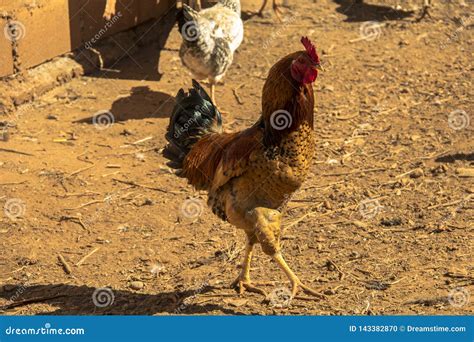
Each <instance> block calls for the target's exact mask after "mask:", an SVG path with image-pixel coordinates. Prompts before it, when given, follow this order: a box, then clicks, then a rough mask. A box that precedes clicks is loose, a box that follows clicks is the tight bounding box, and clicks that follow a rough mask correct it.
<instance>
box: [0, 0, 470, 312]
mask: <svg viewBox="0 0 474 342" xmlns="http://www.w3.org/2000/svg"><path fill="white" fill-rule="evenodd" d="M289 2H290V6H289V7H286V8H283V10H284V12H285V16H286V18H287V19H286V20H287V21H286V23H283V24H280V23H278V22H277V21H276V19H275V18H274V17H273V15H272V14H271V13H270V12H268V13H266V15H265V16H264V18H259V17H250V16H249V15H248V11H252V10H255V9H257V8H258V3H259V2H257V3H250V2H249V1H247V2H244V7H243V9H244V17H245V19H246V21H245V30H246V31H245V39H244V42H243V44H242V46H241V47H240V49H239V50H238V52H237V54H236V56H235V62H234V64H233V66H232V67H231V69H230V71H229V72H228V75H227V77H226V78H225V85H220V86H218V88H217V95H218V99H219V106H220V107H221V109H223V110H225V111H227V112H229V113H228V114H227V115H226V116H225V124H226V129H229V130H238V129H242V128H244V127H246V126H248V125H250V124H251V123H252V122H254V121H255V120H256V119H257V118H258V117H259V115H260V93H261V88H262V86H263V83H264V80H265V77H266V74H267V72H268V70H269V68H270V67H271V65H273V63H274V62H276V61H277V60H278V59H279V58H280V57H282V56H284V55H286V54H287V53H290V52H293V51H295V50H296V49H300V48H301V47H300V43H299V38H300V37H301V36H302V35H308V36H310V37H311V38H312V39H313V41H315V42H316V44H317V46H318V49H319V52H320V55H321V58H322V60H323V63H324V66H325V68H326V71H325V72H324V73H322V74H320V77H319V78H318V80H317V82H316V85H315V93H316V99H317V100H316V108H315V118H316V130H315V131H316V133H315V134H316V136H317V143H316V145H315V146H314V150H315V156H316V158H315V162H314V164H313V166H312V168H311V173H310V175H309V176H308V180H307V182H306V183H305V184H304V186H303V187H302V189H301V190H300V191H298V192H297V193H296V194H295V196H294V198H293V200H292V201H291V203H290V207H289V211H288V213H287V215H286V231H285V238H284V240H283V248H284V255H285V256H286V257H287V259H288V261H289V263H290V265H292V266H293V267H294V270H295V271H296V272H297V274H299V275H300V277H301V278H302V279H303V280H304V281H305V282H307V283H308V284H311V285H312V286H313V287H315V288H317V289H318V290H319V291H321V292H322V293H324V294H325V296H326V298H325V299H317V300H307V299H305V298H297V299H294V300H293V301H292V302H291V303H290V304H289V305H286V304H288V303H286V302H285V301H284V300H281V298H279V297H278V296H277V295H278V294H279V293H280V294H281V293H283V294H284V293H285V290H284V289H285V288H286V287H288V283H287V281H286V278H285V276H284V275H283V274H282V272H281V271H279V270H278V269H277V267H276V265H275V264H274V263H273V262H271V261H270V260H269V258H268V257H267V256H265V255H264V254H263V253H262V252H261V250H260V248H257V253H256V257H255V259H254V264H253V270H252V275H253V279H254V280H255V281H265V282H269V281H272V282H273V284H271V285H266V286H265V289H266V291H268V292H269V293H272V295H270V298H271V299H272V300H271V301H270V303H267V302H264V301H263V297H262V296H260V295H257V294H244V295H242V296H239V295H238V294H237V293H236V292H235V291H233V290H232V289H230V288H229V287H228V286H229V284H230V283H231V282H232V280H233V279H234V278H235V277H236V276H237V274H238V272H239V264H240V256H241V255H242V248H243V242H244V238H243V234H242V233H241V232H240V231H237V230H236V229H235V228H233V227H232V226H230V225H229V224H227V223H224V222H221V221H219V220H218V219H217V218H216V217H214V216H213V215H212V213H211V212H210V210H209V209H208V208H206V207H205V205H204V203H205V194H204V193H199V192H195V191H193V189H192V188H191V187H189V186H188V185H187V184H186V183H185V181H184V180H182V179H178V178H176V177H175V176H174V175H173V174H172V173H170V170H169V168H168V167H167V166H166V165H165V159H164V158H163V157H162V156H161V154H160V151H161V149H162V147H163V146H164V144H165V139H164V134H165V130H166V126H167V124H168V117H169V114H170V111H171V109H172V107H173V97H174V95H175V94H176V92H177V91H178V89H179V88H181V87H189V86H190V84H191V76H190V74H189V73H188V71H187V70H186V69H184V68H183V67H182V66H181V63H180V60H179V57H178V53H177V49H178V48H179V45H180V36H179V34H178V32H177V29H176V28H175V29H174V30H173V31H172V32H171V35H170V36H169V37H168V39H167V42H166V48H165V49H164V50H162V51H158V50H157V48H156V46H150V47H147V48H144V49H142V50H141V51H139V53H138V54H136V55H133V56H132V58H124V59H123V60H122V61H121V62H120V63H118V64H117V65H115V66H113V67H112V68H111V70H104V71H102V72H98V73H97V74H95V75H91V76H88V77H82V78H80V79H75V80H73V81H72V82H70V83H68V84H65V85H64V86H61V87H59V88H57V89H55V90H54V91H52V92H50V93H48V94H46V95H45V96H43V97H40V98H38V99H37V100H36V101H35V102H34V103H33V104H32V105H30V106H25V107H22V108H19V111H18V112H17V114H16V115H12V116H10V117H8V118H4V120H8V121H10V123H12V124H14V125H15V127H11V128H9V140H8V141H0V148H1V150H0V156H1V159H0V169H1V180H0V183H1V184H0V189H1V193H0V205H1V207H2V208H3V207H4V206H5V210H3V212H2V213H1V215H0V285H3V286H0V307H2V310H3V313H4V314H27V315H29V314H62V315H66V314H73V315H75V314H146V315H155V314H157V315H162V314H176V313H180V314H213V315H214V314H322V315H335V314H336V315H340V314H371V315H372V314H472V313H473V312H474V305H473V303H472V298H469V293H470V294H471V297H474V267H473V265H474V260H473V241H474V239H473V231H474V226H473V222H474V210H473V209H474V206H473V203H474V200H473V199H474V195H473V194H474V182H473V179H474V178H472V171H473V168H474V139H473V130H474V122H472V121H474V117H472V113H473V95H474V94H473V87H472V83H471V79H472V73H473V64H472V60H473V59H472V57H473V50H472V46H473V36H472V27H471V28H470V27H469V26H470V24H472V23H473V18H472V16H471V17H470V18H469V14H470V13H472V10H473V5H472V3H469V1H466V3H467V4H466V5H465V6H463V5H461V4H460V2H459V1H451V2H445V1H443V4H441V1H436V0H435V1H433V2H434V3H435V7H434V8H433V9H432V10H431V15H432V18H425V19H424V20H422V21H421V22H415V19H416V15H417V13H418V12H415V14H413V15H411V14H410V13H409V11H410V10H412V9H414V8H415V6H419V5H420V3H421V2H422V1H421V0H420V1H411V2H409V1H399V3H400V4H401V8H400V9H399V10H391V8H390V7H383V6H385V5H391V6H395V5H396V1H395V0H394V1H382V0H380V1H375V0H372V1H370V4H371V5H363V6H359V7H351V8H350V7H349V6H348V3H349V1H348V0H347V1H344V0H338V1H332V0H321V1H317V2H316V1H315V2H314V3H313V1H308V0H306V1H289ZM366 21H377V22H378V23H379V24H378V26H376V27H373V26H372V27H370V26H368V24H366V23H365V22H366ZM361 30H362V31H361ZM361 32H362V33H363V34H365V36H364V37H365V39H362V38H364V37H361ZM158 57H159V66H157V60H158ZM158 72H159V73H160V76H159V74H158ZM99 111H110V112H111V113H112V114H113V117H114V124H113V125H110V126H101V125H100V124H99V123H97V122H96V124H93V123H92V122H91V118H92V117H93V116H94V115H95V114H96V113H98V112H99ZM469 115H470V120H471V123H470V124H469V122H468V119H469ZM102 119H104V116H102ZM102 124H104V122H102ZM8 149H10V150H15V151H16V152H18V151H22V152H25V153H26V154H25V155H22V154H18V153H15V152H12V151H10V152H9V151H8ZM464 169H470V170H464ZM469 172H470V173H469ZM469 175H470V176H469ZM90 253H92V255H89V254H90ZM58 256H62V258H63V259H64V261H65V262H66V263H67V264H68V265H69V270H68V271H66V270H65V267H64V266H63V264H62V262H60V261H59V259H58ZM84 257H86V258H85V260H82V261H81V259H83V258H84ZM103 288H109V289H110V290H105V291H108V292H104V293H105V295H106V296H107V295H110V296H112V295H113V299H114V301H113V303H112V302H111V301H110V300H109V301H107V299H108V298H106V297H100V296H99V297H97V292H96V294H95V295H94V291H95V290H96V289H103ZM277 297H278V298H277ZM93 299H97V300H99V303H98V304H99V305H98V306H97V305H95V304H94V301H93ZM283 299H284V298H283ZM97 300H96V302H97ZM101 300H102V301H105V302H101ZM101 303H102V304H103V305H102V304H101Z"/></svg>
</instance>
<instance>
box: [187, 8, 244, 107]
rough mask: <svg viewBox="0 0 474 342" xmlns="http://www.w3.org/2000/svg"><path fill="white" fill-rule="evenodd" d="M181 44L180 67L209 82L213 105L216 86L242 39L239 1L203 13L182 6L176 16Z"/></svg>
mask: <svg viewBox="0 0 474 342" xmlns="http://www.w3.org/2000/svg"><path fill="white" fill-rule="evenodd" d="M178 24H179V31H180V33H181V36H182V37H183V42H182V44H181V48H180V50H179V56H180V58H181V61H182V63H183V64H184V65H185V66H186V67H187V68H188V69H189V70H190V71H191V72H192V74H193V75H194V77H195V78H197V79H199V80H203V79H206V78H207V79H209V82H210V84H211V98H212V100H213V102H214V103H215V85H216V84H217V83H218V82H219V81H220V80H221V79H222V77H224V75H225V73H226V72H227V70H228V69H229V67H230V65H231V64H232V60H233V58H234V52H235V50H237V48H238V47H239V46H240V44H241V43H242V40H243V38H244V24H243V22H242V19H241V18H240V1H239V0H219V1H218V3H217V4H216V5H214V6H212V7H210V8H206V9H204V10H202V11H199V12H197V11H195V10H193V9H192V8H191V7H189V6H187V5H186V4H183V9H182V11H181V12H180V13H179V15H178Z"/></svg>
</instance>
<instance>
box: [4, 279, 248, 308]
mask: <svg viewBox="0 0 474 342" xmlns="http://www.w3.org/2000/svg"><path fill="white" fill-rule="evenodd" d="M5 287H6V288H8V289H9V291H4V292H0V298H4V299H6V300H10V299H11V298H12V297H14V296H15V294H18V293H20V291H19V290H20V289H22V291H21V295H20V296H17V297H18V298H16V299H15V300H14V301H13V302H9V303H7V305H5V306H3V307H0V312H2V311H3V312H4V313H8V311H9V310H12V309H15V308H18V307H22V306H26V305H31V304H35V303H41V304H49V305H51V306H52V307H57V309H56V310H55V311H46V312H38V313H37V314H38V315H155V314H161V313H167V314H175V315H176V314H186V315H188V314H206V313H209V312H216V311H217V312H220V313H221V314H226V315H240V314H242V313H241V312H236V311H234V310H230V309H225V308H223V307H221V306H219V305H215V304H193V303H192V300H189V298H192V297H194V296H196V295H197V294H198V293H199V294H204V293H206V292H209V291H210V290H212V287H205V288H199V289H192V290H186V291H174V292H163V293H157V294H145V293H137V292H130V291H124V290H113V289H110V290H106V291H102V292H97V293H95V291H96V290H97V291H99V290H98V289H96V288H94V287H89V286H85V285H83V286H75V285H64V284H53V285H34V286H28V287H26V288H25V287H24V285H23V286H22V285H6V286H5ZM100 290H103V289H100ZM99 293H101V295H100V294H99ZM111 294H112V295H111ZM112 297H113V301H112V299H111V298H112ZM93 298H95V300H96V303H99V304H102V305H104V304H109V305H104V307H98V306H96V305H95V304H94V301H93Z"/></svg>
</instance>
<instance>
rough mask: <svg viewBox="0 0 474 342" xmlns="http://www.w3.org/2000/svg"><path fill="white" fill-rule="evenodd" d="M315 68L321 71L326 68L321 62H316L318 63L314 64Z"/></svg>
mask: <svg viewBox="0 0 474 342" xmlns="http://www.w3.org/2000/svg"><path fill="white" fill-rule="evenodd" d="M314 68H315V69H317V70H319V71H324V68H323V66H322V65H321V64H316V65H315V66H314Z"/></svg>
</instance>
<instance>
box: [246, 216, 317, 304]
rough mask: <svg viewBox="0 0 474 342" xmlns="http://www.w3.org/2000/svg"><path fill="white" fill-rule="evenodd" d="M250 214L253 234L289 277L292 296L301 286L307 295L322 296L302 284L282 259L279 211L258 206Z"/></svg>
mask: <svg viewBox="0 0 474 342" xmlns="http://www.w3.org/2000/svg"><path fill="white" fill-rule="evenodd" d="M250 216H251V217H252V218H253V220H254V222H255V229H256V230H255V235H256V237H257V239H258V241H259V242H260V243H261V245H262V250H263V251H264V252H265V254H268V255H270V256H271V257H272V258H273V260H275V261H276V263H277V264H278V266H279V267H280V268H281V269H282V270H283V271H284V272H285V274H286V276H287V277H288V279H290V282H291V287H292V291H291V294H292V297H294V296H295V295H296V293H297V292H298V288H299V287H301V288H302V289H303V291H304V292H306V293H307V294H309V295H312V296H316V297H322V298H324V297H325V296H324V295H322V294H320V293H318V292H317V291H316V290H313V289H312V288H311V287H309V286H306V285H304V284H303V283H302V282H301V280H300V279H299V278H298V277H297V276H296V274H295V273H294V272H293V271H292V270H291V268H290V267H289V266H288V264H287V263H286V261H285V259H283V257H282V255H281V250H280V231H281V213H280V212H279V211H277V210H273V209H268V208H262V207H258V208H255V209H254V210H253V211H252V212H251V213H250Z"/></svg>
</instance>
